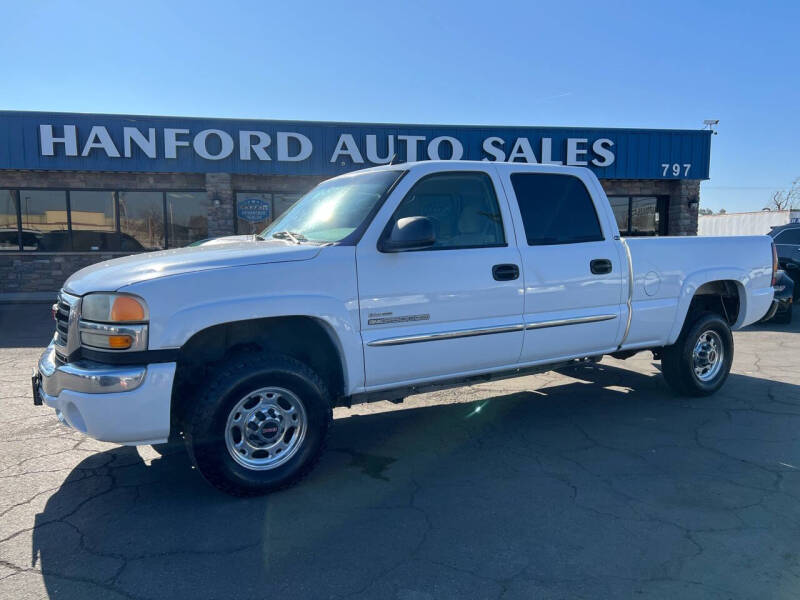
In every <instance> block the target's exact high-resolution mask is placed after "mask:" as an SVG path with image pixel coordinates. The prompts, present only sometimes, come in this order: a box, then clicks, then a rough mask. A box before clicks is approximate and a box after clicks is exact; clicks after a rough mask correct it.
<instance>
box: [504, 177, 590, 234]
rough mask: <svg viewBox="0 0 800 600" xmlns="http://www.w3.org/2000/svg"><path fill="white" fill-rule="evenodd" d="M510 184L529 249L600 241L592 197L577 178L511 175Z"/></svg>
mask: <svg viewBox="0 0 800 600" xmlns="http://www.w3.org/2000/svg"><path fill="white" fill-rule="evenodd" d="M511 185H512V186H513V188H514V195H515V196H516V197H517V203H518V204H519V211H520V213H521V214H522V223H523V225H524V226H525V237H526V238H527V240H528V245H529V246H543V245H551V244H577V243H581V242H597V241H601V240H603V232H602V231H601V229H600V222H599V220H598V219H597V211H596V210H595V208H594V203H593V202H592V198H591V196H589V191H588V190H587V189H586V186H585V185H584V184H583V182H582V181H581V180H580V179H578V178H577V177H575V176H573V175H560V174H557V173H514V174H512V175H511Z"/></svg>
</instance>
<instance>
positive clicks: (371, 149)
mask: <svg viewBox="0 0 800 600" xmlns="http://www.w3.org/2000/svg"><path fill="white" fill-rule="evenodd" d="M386 146H387V148H386V156H378V136H377V135H368V136H367V160H368V161H369V162H371V163H375V164H376V165H385V164H386V163H388V162H389V161H390V160H392V157H393V156H394V136H393V135H390V136H389V137H388V138H387V142H386Z"/></svg>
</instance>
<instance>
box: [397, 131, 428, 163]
mask: <svg viewBox="0 0 800 600" xmlns="http://www.w3.org/2000/svg"><path fill="white" fill-rule="evenodd" d="M397 139H398V141H401V142H405V143H406V161H407V162H414V161H416V160H418V159H417V144H419V143H420V142H424V141H425V136H424V135H398V136H397Z"/></svg>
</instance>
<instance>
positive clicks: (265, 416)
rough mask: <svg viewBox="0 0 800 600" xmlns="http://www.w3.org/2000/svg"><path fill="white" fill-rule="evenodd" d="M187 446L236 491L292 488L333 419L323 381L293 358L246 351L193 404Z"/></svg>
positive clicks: (223, 486) (217, 481)
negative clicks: (250, 353)
mask: <svg viewBox="0 0 800 600" xmlns="http://www.w3.org/2000/svg"><path fill="white" fill-rule="evenodd" d="M188 406H189V408H188V410H187V415H186V418H185V430H184V433H185V438H186V445H187V449H188V451H189V455H190V456H191V458H192V460H193V462H194V463H195V465H196V466H197V468H198V470H199V471H200V473H201V474H202V475H203V477H205V478H206V479H207V480H208V481H209V483H211V484H212V485H213V486H215V487H216V488H218V489H220V490H222V491H223V492H226V493H229V494H232V495H235V496H254V495H259V494H265V493H268V492H271V491H274V490H277V489H280V488H283V487H287V486H289V485H291V484H293V483H295V482H296V481H298V480H299V479H301V478H302V477H303V476H305V475H306V474H307V473H308V472H309V471H310V470H311V468H312V467H313V466H314V464H315V463H316V461H317V459H318V458H319V456H320V454H321V452H322V449H323V446H324V442H325V438H326V437H327V433H328V429H329V427H330V424H331V417H332V412H331V401H330V397H329V393H328V390H327V387H326V386H325V383H324V382H323V380H322V379H321V378H320V377H319V376H318V375H317V374H316V373H315V372H314V371H313V370H312V369H311V368H309V367H308V366H307V365H305V364H303V363H301V362H300V361H298V360H295V359H294V358H291V357H288V356H276V355H264V354H259V353H256V354H253V355H240V356H236V357H234V358H232V359H230V360H228V361H227V362H226V363H224V364H222V365H220V368H219V369H218V370H217V371H216V372H215V373H213V374H212V376H211V377H210V380H209V381H208V385H207V386H205V392H204V393H203V394H202V395H201V396H200V397H199V398H197V399H196V400H194V401H193V402H191V403H189V404H188Z"/></svg>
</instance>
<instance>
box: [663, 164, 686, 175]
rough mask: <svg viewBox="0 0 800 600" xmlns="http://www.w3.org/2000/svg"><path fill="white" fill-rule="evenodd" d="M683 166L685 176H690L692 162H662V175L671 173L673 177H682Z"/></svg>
mask: <svg viewBox="0 0 800 600" xmlns="http://www.w3.org/2000/svg"><path fill="white" fill-rule="evenodd" d="M681 167H682V168H683V176H684V177H688V176H689V170H690V169H691V168H692V163H683V164H682V165H681V164H680V163H672V164H670V163H661V168H662V169H663V170H662V171H661V176H662V177H666V176H667V175H669V174H671V175H672V176H673V177H680V175H681Z"/></svg>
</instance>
